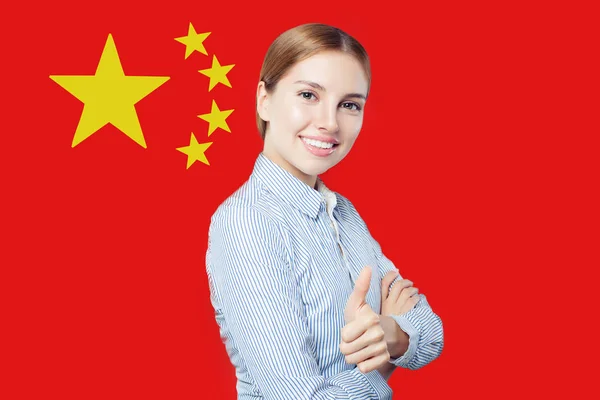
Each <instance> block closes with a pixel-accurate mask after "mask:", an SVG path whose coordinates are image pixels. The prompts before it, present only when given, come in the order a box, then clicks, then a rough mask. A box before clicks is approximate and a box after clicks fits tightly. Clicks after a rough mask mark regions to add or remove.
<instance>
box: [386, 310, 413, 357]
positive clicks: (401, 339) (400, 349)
mask: <svg viewBox="0 0 600 400" xmlns="http://www.w3.org/2000/svg"><path fill="white" fill-rule="evenodd" d="M379 321H380V324H381V328H382V329H383V332H384V339H385V343H386V344H387V348H388V353H390V357H391V358H399V357H402V355H404V353H406V350H408V343H409V337H408V334H407V333H406V332H404V331H403V330H402V329H401V328H400V326H399V325H398V323H397V322H396V321H395V320H394V319H393V318H392V317H390V316H389V315H380V319H379Z"/></svg>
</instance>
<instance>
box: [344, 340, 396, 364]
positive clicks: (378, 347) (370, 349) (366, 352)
mask: <svg viewBox="0 0 600 400" xmlns="http://www.w3.org/2000/svg"><path fill="white" fill-rule="evenodd" d="M386 352H387V345H386V344H385V342H383V341H380V342H377V343H372V344H370V345H368V346H367V347H365V348H363V349H361V350H359V351H356V352H353V353H350V354H348V355H346V357H345V360H346V363H348V364H359V363H361V362H363V361H366V360H368V359H369V358H372V357H377V356H379V355H381V354H385V353H386Z"/></svg>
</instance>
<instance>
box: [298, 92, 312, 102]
mask: <svg viewBox="0 0 600 400" xmlns="http://www.w3.org/2000/svg"><path fill="white" fill-rule="evenodd" d="M300 94H301V95H302V97H303V98H305V99H306V100H310V99H312V96H314V94H312V93H311V92H302V93H300Z"/></svg>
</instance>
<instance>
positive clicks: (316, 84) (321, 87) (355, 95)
mask: <svg viewBox="0 0 600 400" xmlns="http://www.w3.org/2000/svg"><path fill="white" fill-rule="evenodd" d="M294 83H303V84H305V85H308V86H311V87H313V88H315V89H318V90H321V91H323V92H326V91H327V90H326V89H325V88H324V87H323V86H322V85H319V84H318V83H316V82H312V81H305V80H299V81H296V82H294ZM343 97H354V98H358V99H363V100H366V99H367V96H365V95H364V94H362V93H348V94H346V95H345V96H343Z"/></svg>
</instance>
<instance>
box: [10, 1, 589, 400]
mask: <svg viewBox="0 0 600 400" xmlns="http://www.w3.org/2000/svg"><path fill="white" fill-rule="evenodd" d="M85 4H86V3H85V2H78V3H70V4H66V3H65V4H57V3H52V4H48V3H45V4H40V5H37V6H34V5H28V6H27V9H24V8H23V9H19V10H17V9H15V8H14V7H15V6H14V5H12V6H11V7H12V8H10V9H6V12H5V13H4V18H6V21H4V23H3V24H2V30H3V32H2V37H3V39H2V43H3V49H4V55H5V56H4V57H3V59H4V61H3V62H2V64H3V65H2V75H3V83H2V85H3V93H4V96H3V97H4V102H5V106H4V110H3V114H4V115H3V122H4V126H3V132H2V144H1V145H0V152H1V153H0V156H1V160H0V162H1V163H2V183H3V184H2V216H1V223H2V232H3V234H2V236H3V239H2V251H1V254H0V265H1V266H2V267H1V274H2V275H1V276H0V278H1V280H0V282H1V284H2V288H1V289H2V290H1V296H2V325H3V328H2V331H3V333H4V334H5V335H7V336H5V339H4V340H3V343H2V348H1V356H0V359H1V360H2V364H3V365H4V367H6V369H7V372H5V373H3V374H2V378H0V379H2V380H5V382H3V383H2V385H0V391H2V392H5V391H6V393H0V397H2V398H5V399H28V398H61V399H107V398H110V399H121V398H122V399H131V398H144V399H151V398H152V399H154V398H156V399H199V398H202V399H203V398H218V399H234V398H236V390H235V382H236V379H235V373H234V369H233V367H232V365H231V364H230V362H229V359H228V357H227V354H226V352H225V347H224V345H223V344H222V342H221V340H220V338H219V333H218V328H217V325H216V322H215V320H214V316H213V310H212V308H211V305H210V301H209V293H208V284H207V280H206V273H205V264H204V257H205V252H206V244H207V230H208V223H209V218H210V216H211V215H212V213H213V212H214V210H215V209H216V207H217V206H218V205H219V204H220V203H221V202H222V201H223V200H224V199H225V198H226V197H227V196H228V195H229V194H230V193H231V192H232V191H234V190H235V189H237V187H239V185H241V184H242V183H243V182H244V181H245V180H246V179H247V178H248V175H249V174H250V172H251V170H252V167H253V163H254V160H255V159H256V155H257V154H258V152H259V151H261V149H262V142H261V140H260V138H259V136H258V133H257V131H256V127H255V122H254V95H255V88H256V83H257V78H258V74H259V70H260V66H261V63H262V59H263V57H264V54H265V52H266V50H267V47H268V46H269V44H270V43H271V41H272V40H273V39H275V37H276V36H277V35H278V34H279V33H281V32H283V31H284V30H286V29H288V28H291V27H293V26H295V25H298V24H301V23H305V22H324V23H329V24H332V25H336V26H338V27H340V28H342V29H344V30H346V31H347V32H348V33H350V34H352V35H354V36H355V37H356V38H357V39H358V40H360V41H361V42H362V43H363V45H364V46H365V47H366V49H367V51H368V52H369V55H370V57H371V59H372V68H373V81H372V91H371V94H370V98H369V101H368V103H367V106H366V108H365V123H364V128H363V131H362V132H361V135H360V136H359V139H358V140H357V142H356V144H355V147H354V148H353V149H352V151H351V152H350V154H349V155H348V156H347V158H346V159H344V160H343V161H342V162H341V163H340V164H339V165H338V166H336V167H335V168H333V169H332V170H330V171H328V172H327V173H326V174H324V175H323V178H324V179H325V181H326V182H327V183H328V185H329V186H330V187H331V188H332V189H334V190H336V191H338V192H340V193H342V194H344V195H345V196H346V197H348V198H349V199H350V200H351V201H353V203H354V204H355V205H356V207H357V209H358V210H359V212H360V213H361V215H362V216H363V218H364V219H365V221H366V222H367V224H368V226H369V228H370V230H371V232H372V234H373V235H374V237H375V238H376V239H377V240H378V241H379V242H380V244H381V245H382V248H383V251H384V253H385V254H386V255H387V256H388V257H389V258H390V259H391V260H392V261H394V262H395V263H396V265H397V266H398V268H399V269H400V272H401V273H402V274H403V275H404V276H405V277H407V278H409V279H411V280H412V281H413V282H415V286H417V287H418V288H419V289H420V291H421V293H424V294H426V295H427V297H428V300H429V302H430V304H431V306H432V307H433V309H434V310H435V311H436V313H437V314H438V315H440V317H441V318H442V320H443V322H444V331H445V348H444V350H443V352H442V354H441V356H440V358H439V359H437V360H436V361H434V362H433V363H431V364H429V365H427V366H426V367H424V368H422V369H420V370H417V371H408V370H404V369H398V370H397V371H396V372H395V374H394V375H393V377H392V379H391V381H390V384H391V386H392V388H393V390H394V399H400V398H402V399H409V398H420V399H437V398H442V397H444V398H446V397H448V398H458V397H460V398H463V399H479V398H506V397H510V398H530V397H533V396H535V397H539V398H542V397H543V398H592V397H595V396H596V395H593V394H592V391H597V385H595V384H593V382H590V380H591V379H596V373H594V372H593V371H594V370H597V366H595V364H596V362H597V360H598V358H597V357H598V349H597V345H596V344H595V342H597V339H596V336H597V334H598V331H597V329H595V328H593V320H594V319H595V317H593V315H595V313H594V312H593V311H592V310H593V308H595V307H593V306H596V305H598V300H597V299H596V298H595V296H594V294H593V293H594V292H595V291H596V287H595V280H594V279H592V278H591V276H588V271H589V273H590V275H591V271H593V270H594V269H597V268H598V266H600V262H599V259H598V243H599V241H598V226H599V225H598V193H597V190H598V182H599V179H598V178H599V176H598V149H599V148H598V146H597V144H596V143H595V140H596V139H597V137H598V134H599V133H600V129H599V124H598V71H599V70H600V69H599V68H598V32H597V29H598V28H597V27H598V14H597V13H596V12H594V10H593V9H591V8H589V7H588V6H584V5H583V4H582V3H580V4H577V3H575V2H564V4H563V5H560V4H558V3H557V2H536V3H534V2H499V3H498V2H495V3H493V4H492V3H490V2H481V1H470V2H465V1H458V2H436V3H433V2H401V3H400V4H398V5H395V6H394V7H396V9H394V10H392V9H390V8H389V7H390V6H383V5H375V4H374V3H372V2H369V3H364V2H353V1H345V2H336V3H331V5H327V6H326V5H325V2H322V1H321V2H314V3H311V2H301V3H290V4H289V5H286V7H288V10H283V9H282V7H284V4H285V3H284V2H260V3H256V4H244V5H242V4H235V3H227V2H217V3H212V4H210V3H205V2H198V1H197V2H189V3H185V4H183V3H179V2H160V3H156V4H155V5H152V4H151V2H142V3H140V4H138V5H131V4H130V3H129V2H109V1H106V2H103V3H93V4H89V5H85ZM327 4H329V3H327ZM390 4H391V3H390ZM567 4H568V5H567ZM86 8H87V9H86ZM189 22H192V23H193V24H194V26H195V27H196V29H197V31H198V32H207V31H210V32H212V34H211V35H210V36H209V37H208V38H207V40H206V41H205V42H204V44H205V46H206V48H207V51H208V56H205V55H202V54H200V53H198V52H195V53H194V54H193V55H192V56H190V57H189V58H188V59H187V60H184V51H185V46H184V45H183V44H180V43H178V42H176V41H175V40H174V38H175V37H179V36H185V35H186V34H187V29H188V23H189ZM109 33H112V34H113V37H114V40H115V44H116V47H117V51H118V53H119V56H120V59H121V63H122V65H123V68H124V71H125V74H126V75H154V76H170V77H171V79H170V80H169V81H167V82H166V83H165V84H164V85H162V86H161V87H159V88H158V89H157V90H156V91H154V92H153V93H151V94H150V95H149V96H147V97H146V98H144V99H143V100H141V101H140V102H139V103H138V104H137V105H136V109H137V113H138V116H139V119H140V123H141V126H142V129H143V132H144V136H145V139H146V143H147V145H148V148H147V149H143V148H142V147H140V146H139V145H137V144H136V143H134V142H133V141H132V140H131V139H129V138H128V137H127V136H125V135H124V134H123V133H121V132H119V131H118V130H117V129H116V128H114V127H112V126H107V127H105V128H103V129H102V130H100V131H98V132H96V133H95V134H93V135H92V136H91V137H90V138H88V139H86V140H85V141H83V142H82V143H81V144H79V145H78V146H76V147H75V148H71V141H72V139H73V135H74V133H75V129H76V127H77V124H78V122H79V118H80V116H81V112H82V110H83V104H82V103H81V102H80V101H79V100H77V99H76V98H75V97H73V96H72V95H71V94H69V93H68V92H67V91H65V90H64V89H63V88H61V87H60V86H59V85H57V84H56V83H55V82H53V81H52V80H51V79H50V78H49V75H93V74H94V72H95V69H96V66H97V64H98V61H99V59H100V55H101V53H102V49H103V47H104V44H105V41H106V38H107V36H108V34H109ZM213 54H216V55H217V56H218V58H219V61H220V62H221V64H223V65H225V64H235V67H234V68H233V70H232V71H231V72H230V73H229V74H228V77H229V80H230V82H231V84H232V88H228V87H225V86H223V85H218V86H216V87H215V88H214V89H213V90H212V91H211V92H210V93H209V92H208V78H207V77H205V76H203V75H201V74H199V73H198V72H197V71H198V70H200V69H205V68H209V67H210V64H211V59H212V55H213ZM212 99H215V100H216V101H217V103H218V105H219V107H220V108H221V109H222V110H223V109H231V108H233V109H235V111H234V112H233V114H232V115H231V116H230V117H229V118H228V120H227V122H228V124H229V126H230V128H231V133H227V132H225V131H223V130H220V129H219V130H217V131H215V133H213V134H212V135H211V137H210V138H207V136H206V134H207V130H208V124H207V123H206V122H205V121H202V120H201V119H199V118H198V117H197V115H199V114H204V113H208V112H210V105H211V102H212ZM191 132H194V133H195V134H196V137H197V138H198V141H199V142H206V141H213V142H214V143H213V145H212V146H211V147H210V148H209V149H208V150H207V152H206V155H207V157H208V159H209V161H210V163H211V165H210V166H207V165H205V164H202V163H200V162H196V163H195V164H194V165H193V166H192V167H191V168H190V169H189V170H186V168H185V165H186V159H187V158H186V156H185V155H184V154H182V153H180V152H178V151H177V150H175V148H176V147H182V146H186V145H188V144H189V138H190V133H191ZM590 363H591V367H590V368H588V367H587V366H588V365H590Z"/></svg>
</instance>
